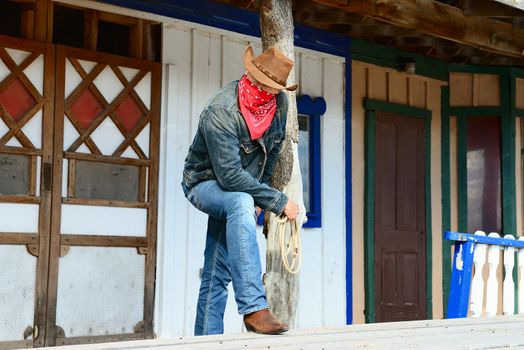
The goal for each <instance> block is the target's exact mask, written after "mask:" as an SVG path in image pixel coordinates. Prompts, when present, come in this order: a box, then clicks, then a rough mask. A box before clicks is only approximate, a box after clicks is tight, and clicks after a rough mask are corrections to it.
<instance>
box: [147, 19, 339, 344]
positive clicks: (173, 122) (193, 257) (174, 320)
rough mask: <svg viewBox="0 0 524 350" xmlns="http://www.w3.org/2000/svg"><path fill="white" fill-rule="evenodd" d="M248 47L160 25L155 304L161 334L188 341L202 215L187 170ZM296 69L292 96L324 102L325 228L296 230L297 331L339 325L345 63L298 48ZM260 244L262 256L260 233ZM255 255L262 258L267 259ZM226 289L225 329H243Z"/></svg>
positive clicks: (256, 43) (241, 39)
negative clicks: (199, 133) (209, 105)
mask: <svg viewBox="0 0 524 350" xmlns="http://www.w3.org/2000/svg"><path fill="white" fill-rule="evenodd" d="M248 44H250V45H252V46H253V48H254V51H255V54H257V53H260V52H261V44H260V39H258V38H255V37H249V36H245V35H239V34H235V33H229V32H225V31H221V30H215V29H212V28H203V27H202V26H199V27H197V26H195V27H193V26H191V25H190V24H189V23H183V24H182V23H180V24H164V31H163V48H164V50H163V52H164V53H163V55H164V56H163V63H164V72H165V74H164V84H163V85H164V91H163V94H164V95H163V99H162V100H163V102H162V103H163V107H162V113H163V114H162V123H163V124H162V131H161V138H162V139H163V141H161V160H160V163H161V169H160V189H159V194H160V198H159V200H160V211H159V222H160V225H159V236H158V239H159V243H161V242H163V243H164V246H162V245H159V248H158V249H159V251H158V254H159V262H158V267H157V271H158V272H157V281H162V282H161V283H162V288H158V286H157V299H156V300H157V302H156V305H157V306H156V307H157V310H156V311H157V316H156V317H157V320H158V322H157V330H156V331H157V334H158V336H160V337H167V336H174V335H182V334H183V335H191V334H193V326H194V319H195V314H196V301H197V297H198V289H199V286H200V269H201V267H202V266H203V252H204V247H205V238H206V226H207V217H206V215H204V214H202V213H201V212H199V211H198V210H196V209H195V208H193V207H192V206H191V205H190V203H189V202H188V201H187V200H186V199H185V198H184V195H183V192H182V189H181V187H180V180H181V175H182V170H183V164H184V159H185V156H186V153H187V150H188V148H189V146H190V144H191V142H192V139H193V136H194V134H195V132H196V130H197V127H198V119H199V115H200V113H201V111H202V109H203V107H204V105H205V103H206V102H207V100H208V99H209V98H210V97H211V96H212V95H213V94H214V93H215V92H216V91H217V90H218V89H219V88H220V86H222V85H225V84H227V83H229V82H230V81H232V80H237V79H239V78H240V77H241V75H242V74H243V73H244V72H245V68H244V66H243V64H242V58H243V54H244V50H245V47H246V46H247V45H248ZM295 62H296V64H295V69H296V77H297V82H298V83H299V91H298V94H297V95H301V94H308V95H310V96H312V97H317V96H322V97H324V98H325V100H326V103H327V112H326V113H325V115H324V116H322V117H321V118H322V120H321V125H322V129H321V130H322V131H321V132H322V134H321V140H322V141H321V142H322V153H321V157H322V197H323V198H322V209H323V220H322V222H323V227H322V228H318V229H304V230H303V232H302V247H303V252H302V253H303V257H304V258H303V266H302V271H301V276H300V298H299V307H298V327H312V326H335V325H344V324H345V317H346V315H345V293H346V291H345V251H344V246H345V243H344V242H345V227H344V226H345V219H344V217H345V208H344V203H345V202H344V191H343V190H342V189H343V188H344V186H345V184H344V152H343V149H344V134H343V133H344V59H343V58H341V57H337V56H332V55H327V54H321V53H316V52H313V51H311V50H306V49H300V48H297V49H296V57H295ZM173 80H175V81H173ZM165 140H167V143H166V141H165ZM169 142H173V143H174V145H171V144H170V143H169ZM171 197H173V198H174V200H173V201H172V202H171V203H169V201H170V198H171ZM259 230H260V232H261V228H259ZM258 238H259V246H260V249H261V251H264V250H265V240H264V238H263V235H262V234H260V235H259V237H258ZM261 256H262V260H264V259H265V253H264V254H261ZM262 264H263V266H265V261H262ZM158 290H161V291H162V295H159V294H158V293H159V292H158ZM230 292H231V293H230V297H229V300H228V304H227V307H226V316H225V332H226V333H231V332H241V331H242V318H241V317H240V316H239V315H238V314H237V310H236V303H235V301H234V295H233V292H232V289H231V288H230ZM164 306H167V307H168V308H166V307H164Z"/></svg>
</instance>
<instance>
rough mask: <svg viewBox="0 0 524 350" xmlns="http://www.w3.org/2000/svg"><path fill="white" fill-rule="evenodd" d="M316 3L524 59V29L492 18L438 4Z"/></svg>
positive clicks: (397, 0)
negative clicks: (466, 13) (465, 13)
mask: <svg viewBox="0 0 524 350" xmlns="http://www.w3.org/2000/svg"><path fill="white" fill-rule="evenodd" d="M313 1H315V2H317V3H320V4H324V5H328V6H332V7H336V8H338V9H340V10H341V11H345V12H349V13H358V14H360V15H362V16H369V17H372V18H374V19H377V20H380V21H383V22H387V23H390V24H393V25H395V26H399V27H403V28H407V29H412V30H414V31H418V32H422V33H425V34H428V35H432V36H435V37H438V38H443V39H447V40H451V41H454V42H457V43H460V44H464V45H469V46H473V47H476V48H479V49H482V50H486V51H489V52H494V53H498V54H500V55H505V56H511V57H516V58H524V30H521V29H517V28H514V27H513V26H512V25H511V24H509V23H505V22H502V21H498V20H495V19H491V18H484V17H467V16H465V15H464V13H463V12H462V11H461V10H460V9H458V8H455V7H452V6H449V5H445V4H443V3H439V2H437V1H432V0H417V1H412V0H350V1H347V0H313Z"/></svg>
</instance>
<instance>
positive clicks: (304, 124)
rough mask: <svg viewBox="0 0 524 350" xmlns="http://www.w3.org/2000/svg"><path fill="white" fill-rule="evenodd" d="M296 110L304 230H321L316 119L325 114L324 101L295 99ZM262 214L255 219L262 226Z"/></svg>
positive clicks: (305, 97) (318, 125)
mask: <svg viewBox="0 0 524 350" xmlns="http://www.w3.org/2000/svg"><path fill="white" fill-rule="evenodd" d="M297 111H298V129H299V130H298V132H299V141H298V157H299V162H300V172H301V173H302V187H303V188H302V194H303V196H304V205H305V207H306V210H307V214H306V215H307V222H306V223H305V224H304V227H321V226H322V211H321V208H322V206H321V184H322V183H321V181H320V176H321V167H322V164H321V163H320V151H321V146H320V117H321V116H322V115H323V114H324V113H325V112H326V101H325V100H324V98H322V97H317V98H315V99H312V98H311V97H310V96H308V95H302V96H300V97H299V98H298V99H297ZM263 222H264V214H263V213H262V214H261V215H260V216H259V217H258V223H259V224H260V225H262V223H263Z"/></svg>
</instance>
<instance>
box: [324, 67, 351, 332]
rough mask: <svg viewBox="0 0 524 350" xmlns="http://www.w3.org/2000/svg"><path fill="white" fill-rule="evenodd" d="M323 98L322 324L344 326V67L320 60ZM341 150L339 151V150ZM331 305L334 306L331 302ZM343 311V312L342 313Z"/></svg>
mask: <svg viewBox="0 0 524 350" xmlns="http://www.w3.org/2000/svg"><path fill="white" fill-rule="evenodd" d="M322 60H323V70H324V74H323V89H322V90H323V91H322V96H324V97H325V99H326V105H327V106H328V108H327V110H326V113H325V114H324V116H322V117H321V118H322V120H321V125H322V136H321V137H322V140H323V141H322V144H321V147H322V171H321V172H322V177H323V178H324V179H323V181H322V216H323V217H322V231H323V232H322V240H323V251H322V254H323V257H324V267H323V276H322V288H323V296H324V298H323V299H324V305H323V316H324V319H323V322H324V323H323V324H324V325H325V324H329V325H345V324H346V315H345V309H346V276H345V264H346V252H345V247H346V244H345V242H346V225H345V195H344V194H345V191H343V188H344V187H345V185H344V180H345V178H344V176H345V158H344V155H345V152H344V151H343V149H344V148H343V145H341V140H344V92H343V90H344V76H345V74H344V73H345V72H344V65H342V64H340V63H339V62H334V61H332V60H330V59H327V58H323V59H322ZM341 146H342V147H341ZM331 301H333V302H331ZM341 310H344V312H341Z"/></svg>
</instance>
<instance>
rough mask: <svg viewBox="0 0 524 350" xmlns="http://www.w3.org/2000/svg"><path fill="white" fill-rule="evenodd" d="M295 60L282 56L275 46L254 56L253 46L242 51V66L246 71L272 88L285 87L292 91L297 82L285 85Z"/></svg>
mask: <svg viewBox="0 0 524 350" xmlns="http://www.w3.org/2000/svg"><path fill="white" fill-rule="evenodd" d="M294 64H295V62H293V61H292V60H290V59H289V58H287V57H286V56H284V54H283V53H282V52H281V51H280V50H279V49H277V48H276V47H271V48H269V49H268V50H267V51H264V52H262V53H261V54H260V55H258V56H257V57H254V54H253V48H252V47H251V46H248V47H247V48H246V52H245V53H244V66H245V67H246V69H247V71H248V72H249V73H251V75H253V77H255V79H256V80H258V82H260V83H261V84H264V85H267V86H269V87H272V88H274V89H280V90H281V89H286V90H289V91H293V90H295V89H296V88H297V87H298V84H291V85H289V86H286V82H287V78H288V76H289V72H291V69H292V68H293V65H294Z"/></svg>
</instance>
